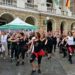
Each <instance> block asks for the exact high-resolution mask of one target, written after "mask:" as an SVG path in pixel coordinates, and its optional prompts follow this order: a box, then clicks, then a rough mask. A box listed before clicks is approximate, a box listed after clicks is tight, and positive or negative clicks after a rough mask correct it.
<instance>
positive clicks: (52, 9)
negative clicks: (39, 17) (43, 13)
mask: <svg viewBox="0 0 75 75" xmlns="http://www.w3.org/2000/svg"><path fill="white" fill-rule="evenodd" d="M47 12H48V13H52V14H56V9H54V8H53V7H47Z"/></svg>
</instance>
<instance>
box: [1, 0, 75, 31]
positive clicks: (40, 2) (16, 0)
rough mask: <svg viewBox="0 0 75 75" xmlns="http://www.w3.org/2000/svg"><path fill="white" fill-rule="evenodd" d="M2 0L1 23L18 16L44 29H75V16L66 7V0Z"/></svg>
mask: <svg viewBox="0 0 75 75" xmlns="http://www.w3.org/2000/svg"><path fill="white" fill-rule="evenodd" d="M57 1H58V2H56V0H0V25H3V24H6V23H9V22H11V21H12V20H13V19H15V18H16V17H19V18H21V19H22V20H24V21H25V22H27V23H29V24H32V25H38V26H39V27H40V30H41V31H43V30H45V31H49V30H50V31H61V32H63V31H65V32H67V31H69V30H72V29H75V17H74V16H73V15H72V14H71V12H68V10H66V7H65V2H64V1H65V0H60V2H59V0H57Z"/></svg>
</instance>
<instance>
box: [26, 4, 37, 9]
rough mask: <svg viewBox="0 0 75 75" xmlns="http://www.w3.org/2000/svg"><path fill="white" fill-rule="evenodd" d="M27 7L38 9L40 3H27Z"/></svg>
mask: <svg viewBox="0 0 75 75" xmlns="http://www.w3.org/2000/svg"><path fill="white" fill-rule="evenodd" d="M25 8H26V9H31V10H38V5H34V4H33V3H25Z"/></svg>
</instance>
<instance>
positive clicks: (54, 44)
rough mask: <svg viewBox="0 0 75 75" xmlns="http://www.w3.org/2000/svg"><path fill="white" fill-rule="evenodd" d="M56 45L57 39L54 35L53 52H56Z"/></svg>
mask: <svg viewBox="0 0 75 75" xmlns="http://www.w3.org/2000/svg"><path fill="white" fill-rule="evenodd" d="M56 45H57V37H56V34H53V50H54V52H56Z"/></svg>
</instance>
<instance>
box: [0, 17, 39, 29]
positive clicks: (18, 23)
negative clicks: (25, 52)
mask: <svg viewBox="0 0 75 75" xmlns="http://www.w3.org/2000/svg"><path fill="white" fill-rule="evenodd" d="M0 29H12V30H22V29H23V30H37V29H38V27H37V26H34V25H31V24H28V23H26V22H24V21H22V20H21V19H20V18H16V19H15V20H13V21H12V22H10V23H8V24H6V25H2V26H0Z"/></svg>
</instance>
